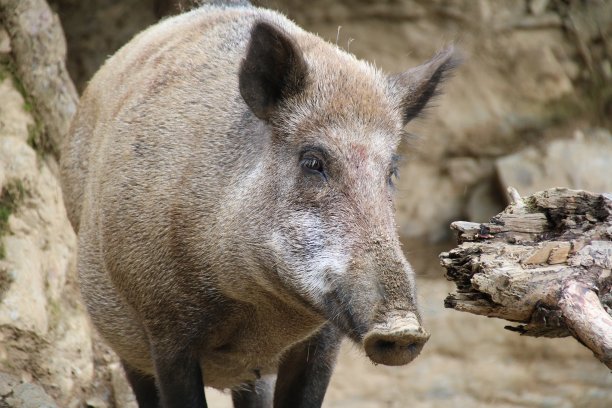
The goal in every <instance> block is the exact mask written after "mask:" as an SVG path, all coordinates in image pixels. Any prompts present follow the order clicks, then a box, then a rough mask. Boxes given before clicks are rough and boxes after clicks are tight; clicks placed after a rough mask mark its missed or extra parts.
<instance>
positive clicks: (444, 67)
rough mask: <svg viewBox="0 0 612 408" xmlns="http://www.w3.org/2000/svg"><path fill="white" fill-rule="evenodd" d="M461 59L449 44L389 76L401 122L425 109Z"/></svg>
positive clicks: (408, 119) (408, 120)
mask: <svg viewBox="0 0 612 408" xmlns="http://www.w3.org/2000/svg"><path fill="white" fill-rule="evenodd" d="M460 63H461V57H460V56H459V53H458V52H457V51H456V50H455V48H454V47H449V48H446V49H445V50H443V51H441V52H439V53H438V54H436V55H435V56H434V57H433V58H432V59H431V60H429V61H428V62H426V63H425V64H423V65H419V66H418V67H415V68H411V69H409V70H408V71H405V72H402V73H401V74H396V75H392V76H390V77H389V84H390V86H391V90H392V93H393V94H394V96H395V97H396V100H397V101H398V103H399V108H400V111H401V112H402V118H403V119H404V125H405V124H407V123H408V122H410V121H411V120H412V119H414V118H415V117H417V116H418V115H419V113H421V112H422V111H423V109H425V107H426V106H427V103H428V102H429V101H430V100H431V99H432V97H434V96H436V94H437V93H438V92H439V87H440V84H441V83H442V82H443V81H444V80H445V79H446V78H447V77H448V76H449V75H450V74H451V73H452V71H453V69H454V68H456V67H457V66H458V65H459V64H460Z"/></svg>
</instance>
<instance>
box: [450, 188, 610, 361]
mask: <svg viewBox="0 0 612 408" xmlns="http://www.w3.org/2000/svg"><path fill="white" fill-rule="evenodd" d="M508 190H509V193H510V195H511V197H512V201H513V203H512V204H511V205H510V206H508V207H507V208H506V209H505V210H504V211H503V212H502V213H500V214H498V215H497V216H495V217H493V218H492V219H491V222H490V223H484V224H477V223H471V222H463V221H458V222H454V223H452V224H451V228H452V229H454V230H456V231H457V233H458V243H459V244H460V245H459V247H457V248H455V249H453V250H451V251H449V252H444V253H442V254H440V259H441V264H442V266H444V268H446V277H447V279H449V280H451V281H454V282H455V284H456V285H457V291H456V292H455V293H451V294H450V295H449V296H448V297H447V298H446V299H445V301H444V304H445V306H446V307H448V308H453V309H455V310H459V311H464V312H469V313H474V314H479V315H484V316H488V317H498V318H502V319H506V320H509V321H512V322H518V323H523V324H520V325H517V326H506V328H507V329H509V330H512V331H517V332H519V333H521V334H523V335H527V336H535V337H539V336H545V337H565V336H569V335H572V336H574V337H575V338H576V339H577V340H578V341H579V342H580V343H582V344H583V345H585V346H586V347H588V348H589V349H591V351H593V353H594V354H595V356H596V357H597V358H599V360H601V361H602V362H603V363H604V364H605V365H606V366H608V367H609V368H612V317H611V316H612V292H611V288H612V275H611V270H612V194H594V193H590V192H587V191H577V190H568V189H560V188H558V189H552V190H546V191H542V192H539V193H536V194H534V195H532V196H529V197H525V198H520V196H519V195H518V193H517V192H516V190H514V189H513V188H509V189H508Z"/></svg>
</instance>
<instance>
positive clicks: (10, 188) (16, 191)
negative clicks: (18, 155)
mask: <svg viewBox="0 0 612 408" xmlns="http://www.w3.org/2000/svg"><path fill="white" fill-rule="evenodd" d="M25 196H26V190H25V187H24V185H23V183H22V182H21V180H12V181H9V182H8V183H6V185H4V186H3V187H2V190H0V259H4V257H5V256H6V253H5V249H4V245H3V243H2V240H1V238H2V237H3V236H4V235H6V234H8V233H9V222H8V220H9V217H10V216H11V214H13V213H14V212H15V211H16V210H17V208H18V207H19V205H20V204H21V203H22V202H23V200H24V198H25Z"/></svg>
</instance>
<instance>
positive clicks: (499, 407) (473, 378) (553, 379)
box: [207, 242, 612, 408]
mask: <svg viewBox="0 0 612 408" xmlns="http://www.w3.org/2000/svg"><path fill="white" fill-rule="evenodd" d="M449 245H451V244H443V245H438V246H430V245H427V246H421V245H419V244H417V243H414V242H413V243H405V244H404V247H405V248H406V252H407V255H408V257H409V259H410V260H411V262H412V264H413V266H414V268H415V270H416V271H417V273H418V281H417V285H418V293H419V300H420V305H421V309H422V312H423V316H424V319H425V326H426V327H427V329H428V330H429V331H430V332H431V334H432V335H431V339H430V340H429V342H428V343H427V345H426V346H425V348H424V349H423V352H422V354H421V355H420V356H419V357H418V358H417V359H416V360H415V361H414V362H413V363H411V364H409V365H408V366H404V367H385V366H380V365H379V366H375V365H373V364H372V363H371V362H370V361H369V360H368V359H367V357H366V356H365V354H364V353H363V352H362V351H360V350H359V349H358V347H357V346H355V345H353V344H351V343H350V342H349V341H345V342H344V344H343V347H342V350H341V353H340V357H339V360H338V364H337V366H336V369H335V371H334V375H333V377H332V380H331V384H330V387H329V389H328V392H327V395H326V398H325V402H324V404H323V406H324V407H328V408H349V407H350V408H378V407H381V408H382V407H393V408H396V407H397V408H399V407H408V406H410V407H414V408H434V407H436V408H437V407H483V408H485V407H487V408H489V407H495V408H503V407H534V408H535V407H538V408H548V407H550V408H553V407H554V408H571V407H581V408H583V407H584V408H607V407H611V406H612V375H611V374H610V373H609V371H608V370H607V369H606V367H605V366H604V365H603V364H601V363H600V362H599V361H598V360H596V359H595V357H593V355H592V353H591V352H590V351H589V350H587V349H586V348H585V347H583V346H582V345H580V344H579V343H578V342H576V341H575V340H574V339H573V338H564V339H544V338H540V339H536V338H529V337H521V336H519V335H518V334H517V333H513V332H510V331H507V330H504V328H503V327H504V325H505V324H506V323H507V322H504V321H502V320H498V319H488V318H485V317H481V316H474V315H470V314H467V313H460V312H457V311H454V310H450V309H445V308H444V305H443V300H444V298H445V296H446V295H447V294H448V293H449V292H450V291H452V290H453V289H454V288H453V284H452V283H451V282H447V281H446V280H445V279H444V277H443V273H444V272H443V269H442V268H441V267H440V266H439V265H438V262H437V254H438V253H439V252H440V251H442V250H444V249H446V248H447V247H448V246H449ZM207 399H208V400H209V406H210V407H212V408H217V407H219V408H225V407H228V408H229V407H231V406H232V405H231V401H230V398H229V396H228V395H227V394H223V393H221V392H218V391H215V390H211V389H208V390H207Z"/></svg>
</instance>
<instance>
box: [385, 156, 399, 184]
mask: <svg viewBox="0 0 612 408" xmlns="http://www.w3.org/2000/svg"><path fill="white" fill-rule="evenodd" d="M400 160H401V157H400V156H399V155H393V158H392V159H391V167H390V168H389V174H388V175H387V181H388V182H389V185H390V186H391V187H395V181H396V180H397V179H398V178H399V163H400Z"/></svg>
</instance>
